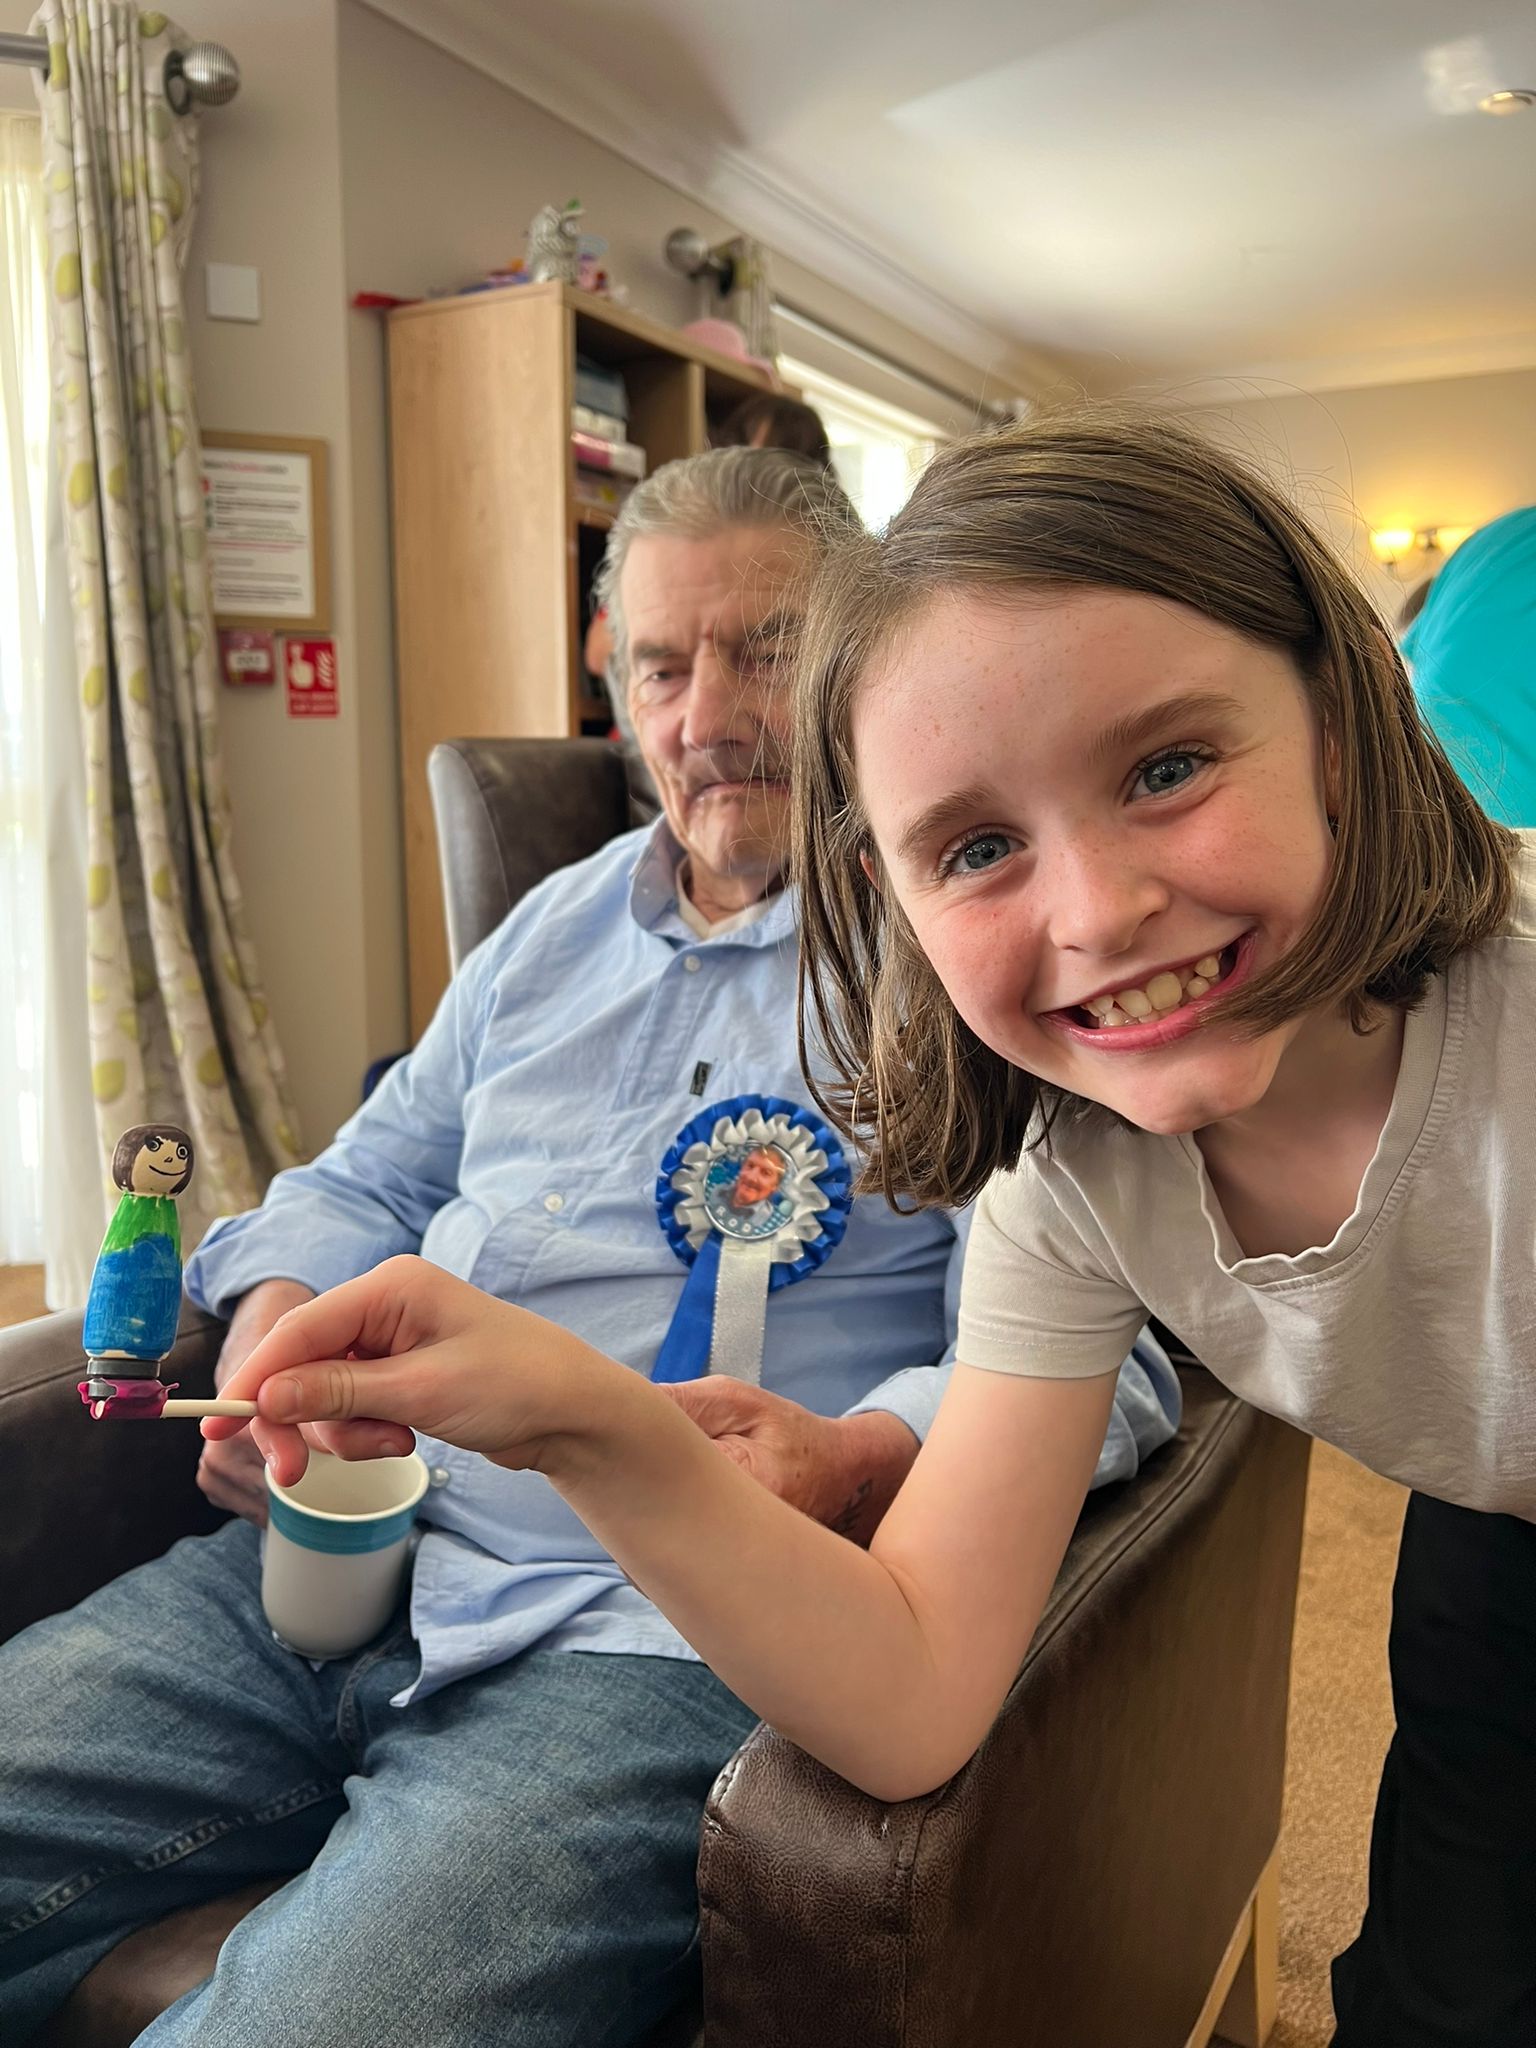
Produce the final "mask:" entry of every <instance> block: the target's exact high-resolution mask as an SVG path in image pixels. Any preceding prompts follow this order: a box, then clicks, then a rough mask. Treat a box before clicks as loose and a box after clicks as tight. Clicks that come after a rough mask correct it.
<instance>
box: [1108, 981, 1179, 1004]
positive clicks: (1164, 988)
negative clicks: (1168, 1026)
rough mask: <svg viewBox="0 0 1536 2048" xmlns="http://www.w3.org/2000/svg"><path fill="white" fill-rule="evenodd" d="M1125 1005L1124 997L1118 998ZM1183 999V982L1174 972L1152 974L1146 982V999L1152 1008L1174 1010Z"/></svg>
mask: <svg viewBox="0 0 1536 2048" xmlns="http://www.w3.org/2000/svg"><path fill="white" fill-rule="evenodd" d="M1119 1000H1120V1002H1121V1004H1122V1005H1123V1006H1124V1005H1125V997H1124V996H1122V997H1121V998H1120V999H1119ZM1183 1000H1184V984H1183V982H1182V981H1180V979H1179V977H1178V976H1177V975H1176V974H1154V975H1153V977H1152V979H1151V980H1150V981H1149V982H1148V983H1147V1001H1148V1003H1149V1004H1150V1006H1151V1007H1152V1008H1153V1009H1154V1010H1176V1009H1177V1008H1178V1006H1179V1004H1180V1003H1182V1002H1183Z"/></svg>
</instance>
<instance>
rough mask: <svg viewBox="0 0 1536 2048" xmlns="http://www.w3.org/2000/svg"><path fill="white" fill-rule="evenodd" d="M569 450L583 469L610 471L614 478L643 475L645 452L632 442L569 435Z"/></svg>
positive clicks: (587, 435)
mask: <svg viewBox="0 0 1536 2048" xmlns="http://www.w3.org/2000/svg"><path fill="white" fill-rule="evenodd" d="M571 449H572V452H573V453H574V454H575V457H576V460H577V461H578V462H579V463H580V464H581V466H582V468H583V469H606V470H612V471H613V473H614V474H615V475H616V476H628V477H633V478H634V480H635V482H636V483H638V482H639V481H640V479H641V477H643V476H644V475H645V450H644V449H643V448H640V447H637V446H636V444H635V443H634V442H633V441H623V440H620V441H605V440H602V439H601V438H600V437H599V436H598V435H596V434H579V433H573V434H572V435H571Z"/></svg>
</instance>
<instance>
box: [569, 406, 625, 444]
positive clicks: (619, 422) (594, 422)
mask: <svg viewBox="0 0 1536 2048" xmlns="http://www.w3.org/2000/svg"><path fill="white" fill-rule="evenodd" d="M571 428H572V431H573V432H574V433H578V434H596V436H597V438H598V439H599V440H600V441H622V440H624V439H625V437H626V436H627V435H628V433H629V423H628V422H627V421H626V420H624V419H622V418H621V417H620V416H619V414H618V413H616V412H598V411H597V410H596V409H595V408H594V407H593V406H590V405H573V406H572V407H571Z"/></svg>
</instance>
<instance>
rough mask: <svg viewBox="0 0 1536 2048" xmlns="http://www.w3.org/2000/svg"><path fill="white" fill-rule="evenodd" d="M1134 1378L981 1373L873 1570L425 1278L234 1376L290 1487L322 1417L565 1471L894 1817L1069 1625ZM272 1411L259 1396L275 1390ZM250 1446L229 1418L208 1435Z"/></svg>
mask: <svg viewBox="0 0 1536 2048" xmlns="http://www.w3.org/2000/svg"><path fill="white" fill-rule="evenodd" d="M1114 1387H1115V1375H1114V1373H1113V1371H1110V1372H1106V1373H1105V1374H1104V1375H1103V1376H1102V1377H1100V1378H1095V1379H1088V1380H1045V1379H1039V1380H1036V1379H1025V1378H1021V1377H1013V1376H1011V1375H1006V1374H1000V1373H991V1372H980V1371H976V1370H974V1369H972V1368H969V1367H966V1366H964V1365H960V1366H958V1367H957V1368H956V1371H955V1375H954V1379H953V1381H952V1383H951V1386H950V1390H949V1392H948V1394H947V1395H946V1396H945V1399H944V1403H943V1406H942V1407H941V1409H940V1411H939V1415H938V1419H937V1421H936V1422H935V1424H934V1426H933V1429H932V1431H931V1433H930V1435H929V1438H928V1441H927V1443H926V1444H925V1445H924V1447H923V1449H922V1451H921V1452H920V1453H919V1455H918V1459H917V1462H916V1464H915V1465H914V1466H913V1469H912V1473H911V1476H910V1477H909V1478H908V1480H907V1482H906V1484H905V1485H904V1486H903V1488H902V1489H901V1492H900V1493H899V1494H898V1496H897V1498H896V1501H895V1503H894V1505H893V1506H892V1508H891V1510H890V1512H889V1513H888V1514H887V1516H886V1518H885V1521H884V1522H883V1523H882V1525H881V1527H880V1529H879V1532H878V1533H877V1535H876V1537H875V1540H874V1543H873V1544H872V1546H871V1548H870V1550H869V1551H867V1552H865V1551H861V1550H858V1549H856V1548H855V1547H854V1545H853V1544H851V1543H848V1542H846V1541H844V1539H843V1538H841V1537H839V1536H836V1535H834V1534H833V1533H832V1532H831V1531H830V1530H828V1529H825V1528H822V1527H821V1526H820V1525H818V1524H817V1523H815V1522H812V1521H810V1520H809V1519H808V1518H807V1517H806V1516H804V1515H801V1514H799V1513H797V1512H796V1511H795V1510H794V1509H792V1508H789V1507H787V1506H785V1504H784V1503H783V1502H782V1501H780V1500H777V1499H776V1498H774V1496H773V1495H771V1494H769V1493H768V1492H766V1491H765V1490H764V1489H763V1488H762V1487H760V1486H759V1485H758V1484H757V1483H756V1482H755V1481H754V1480H752V1479H751V1478H750V1477H748V1475H747V1474H746V1473H744V1472H742V1471H741V1470H739V1469H738V1468H737V1467H735V1466H734V1465H732V1464H731V1463H730V1462H729V1461H728V1460H726V1459H724V1458H722V1457H721V1456H720V1455H719V1453H718V1452H717V1451H716V1450H715V1448H714V1446H713V1444H712V1443H711V1442H710V1441H709V1439H708V1438H707V1437H705V1436H703V1435H702V1434H701V1433H700V1431H699V1430H698V1429H697V1428H696V1427H695V1426H694V1425H693V1423H692V1422H690V1421H689V1420H688V1418H687V1417H686V1416H684V1415H683V1414H681V1413H680V1412H679V1411H678V1409H677V1408H676V1407H675V1406H674V1404H673V1403H672V1402H670V1401H669V1400H667V1398H666V1397H665V1396H664V1395H663V1394H661V1393H660V1392H659V1391H658V1389H656V1388H655V1387H653V1386H651V1385H650V1384H649V1382H647V1381H645V1380H642V1379H640V1378H639V1377H638V1376H637V1375H636V1374H635V1373H633V1372H631V1371H629V1370H628V1369H627V1368H625V1367H623V1366H619V1365H616V1364H614V1363H613V1361H612V1360H610V1359H606V1358H603V1357H602V1356H601V1355H600V1354H599V1353H597V1352H595V1351H593V1350H592V1349H591V1348H590V1347H589V1346H587V1345H585V1344H583V1343H581V1342H580V1340H579V1339H577V1338H574V1337H572V1336H571V1335H570V1334H569V1333H568V1332H566V1331H564V1330H561V1329H559V1328H557V1327H556V1326H555V1325H553V1324H550V1323H546V1322H545V1321H543V1319H542V1318H540V1317H538V1316H533V1315H530V1314H528V1313H527V1312H526V1311H524V1310H521V1309H516V1308H513V1307H510V1306H509V1305H508V1304H506V1303H503V1302H497V1301H493V1300H491V1299H490V1298H489V1297H487V1296H485V1295H483V1294H480V1293H479V1292H478V1291H477V1290H476V1289H474V1288H472V1287H469V1286H468V1285H467V1284H466V1283H464V1282H462V1281H458V1280H453V1279H451V1278H450V1277H449V1276H448V1275H446V1274H444V1273H442V1272H440V1271H439V1270H438V1269H437V1268H435V1267H432V1266H429V1265H427V1264H425V1263H424V1262H423V1261H421V1260H417V1259H395V1260H390V1261H389V1262H388V1263H387V1264H386V1265H383V1266H380V1267H378V1268H376V1269H375V1271H374V1272H373V1273H371V1274H368V1275H366V1276H365V1277H364V1278H363V1279H361V1280H356V1281H352V1282H350V1283H349V1284H348V1285H347V1286H345V1287H341V1288H337V1289H335V1290H334V1291H333V1292H332V1293H330V1294H327V1295H323V1296H321V1297H320V1299H319V1300H317V1301H314V1302H310V1303H308V1304H306V1305H305V1306H304V1307H303V1308H300V1309H297V1310H295V1311H294V1312H293V1313H292V1314H291V1315H289V1316H286V1317H284V1319H283V1321H282V1322H281V1323H279V1325H278V1326H277V1328H276V1330H275V1331H274V1332H273V1333H272V1335H271V1336H269V1337H268V1338H266V1339H265V1341H264V1342H263V1343H262V1344H261V1345H259V1346H258V1347H257V1349H256V1351H254V1352H253V1353H252V1355H251V1357H250V1358H249V1359H248V1360H247V1361H246V1363H245V1364H244V1365H243V1366H242V1367H241V1369H240V1371H239V1372H238V1373H237V1374H236V1375H235V1376H234V1378H233V1379H232V1380H231V1381H230V1384H229V1386H228V1387H227V1388H226V1390H225V1391H226V1392H227V1393H229V1394H232V1395H236V1396H245V1397H247V1398H249V1397H252V1396H254V1397H255V1398H256V1399H257V1400H258V1402H259V1407H260V1411H261V1414H260V1419H259V1420H258V1421H257V1422H256V1423H254V1424H253V1425H252V1429H253V1432H254V1433H255V1434H256V1436H257V1438H258V1441H260V1442H261V1443H262V1445H263V1448H264V1449H265V1450H266V1453H267V1457H268V1462H269V1464H271V1465H272V1467H273V1471H274V1477H276V1478H277V1479H278V1480H279V1481H280V1482H283V1483H286V1482H289V1481H291V1480H292V1479H294V1478H296V1477H297V1476H298V1474H299V1473H300V1472H301V1471H302V1470H303V1461H304V1458H305V1456H306V1455H307V1453H306V1451H305V1449H304V1446H303V1444H302V1441H301V1439H300V1438H299V1435H298V1431H297V1428H296V1427H295V1425H296V1424H297V1423H299V1422H301V1421H318V1420H334V1419H336V1418H348V1417H350V1418H363V1419H357V1420H353V1421H351V1422H349V1423H348V1424H347V1427H346V1428H345V1430H343V1431H341V1432H338V1433H336V1434H335V1435H334V1436H333V1441H336V1442H338V1443H340V1444H342V1445H343V1446H344V1447H345V1449H346V1450H347V1451H348V1452H349V1453H350V1454H352V1455H358V1456H376V1455H379V1454H381V1453H385V1452H390V1451H399V1450H402V1449H404V1448H407V1447H408V1442H409V1439H408V1437H407V1435H406V1433H405V1432H404V1431H403V1430H402V1429H401V1428H400V1427H399V1426H398V1425H399V1424H401V1423H406V1422H409V1423H413V1424H415V1425H416V1426H418V1427H420V1428H422V1429H424V1430H429V1431H430V1432H431V1433H432V1434H433V1435H435V1436H439V1437H442V1438H444V1439H446V1440H447V1441H449V1442H453V1443H458V1444H461V1445H463V1446H464V1447H465V1448H467V1449H470V1450H478V1451H482V1452H484V1453H485V1455H487V1456H488V1457H491V1458H493V1459H495V1460H496V1461H497V1462H499V1463H502V1464H506V1465H509V1466H513V1467H527V1466H531V1467H534V1468H536V1469H538V1470H540V1471H542V1472H544V1473H545V1474H546V1475H547V1477H548V1478H549V1479H550V1480H551V1482H552V1483H553V1484H554V1485H555V1486H556V1487H557V1488H558V1489H559V1491H560V1492H561V1493H562V1494H563V1495H564V1497H565V1498H566V1499H567V1500H568V1501H569V1502H570V1503H571V1505H572V1507H573V1508H575V1510H576V1512H577V1513H578V1514H579V1515H580V1516H581V1517H582V1519H583V1520H584V1521H585V1522H586V1523H587V1525H588V1526H589V1527H590V1528H591V1529H592V1531H593V1533H594V1534H595V1535H596V1536H597V1537H598V1538H599V1540H600V1541H601V1542H603V1543H604V1544H605V1545H606V1546H607V1547H608V1549H609V1550H610V1551H611V1552H612V1554H613V1555H614V1557H615V1558H616V1559H617V1560H618V1562H619V1563H620V1564H621V1565H622V1566H623V1567H624V1569H625V1571H626V1572H628V1573H629V1575H630V1577H631V1578H632V1579H633V1580H634V1581H635V1583H636V1584H637V1585H638V1586H640V1587H641V1588H642V1590H643V1591H644V1592H645V1593H646V1594H648V1595H649V1597H650V1598H651V1599H652V1600H653V1601H655V1603H656V1605H657V1606H658V1607H659V1608H660V1609H661V1610H662V1612H663V1613H664V1614H666V1615H667V1616H668V1618H669V1619H670V1620H671V1621H672V1622H673V1623H674V1624H675V1625H676V1626H677V1627H678V1628H679V1629H680V1630H681V1632H682V1633H683V1635H684V1636H685V1637H686V1638H687V1639H688V1641H689V1642H690V1643H692V1644H693V1646H694V1648H695V1649H696V1650H698V1652H699V1653H700V1655H701V1656H702V1657H703V1658H704V1659H705V1661H706V1662H707V1663H708V1664H709V1665H710V1667H711V1668H712V1669H713V1670H714V1671H716V1672H717V1673H718V1674H719V1676H720V1677H721V1678H722V1679H723V1680H724V1681H725V1683H726V1684H727V1685H729V1686H730V1687H732V1689H733V1690H734V1691H736V1692H737V1693H739V1694H740V1695H741V1697H742V1698H743V1699H745V1700H746V1701H747V1703H748V1705H750V1706H751V1707H753V1708H754V1709H755V1710H756V1711H757V1712H758V1713H760V1714H761V1715H763V1717H764V1718H765V1719H767V1720H769V1721H771V1722H772V1723H773V1725H774V1726H775V1727H776V1728H778V1729H779V1730H781V1731H782V1733H784V1734H785V1735H787V1736H789V1737H790V1738H791V1739H792V1740H793V1741H795V1742H797V1743H799V1744H800V1746H801V1747H802V1748H804V1749H806V1750H808V1751H809V1752H810V1753H811V1754H812V1755H813V1756H816V1757H819V1758H820V1759H821V1761H822V1762H824V1763H826V1764H828V1765H830V1766H831V1767H832V1769H834V1770H836V1771H838V1772H840V1773H841V1774H842V1775H843V1776H844V1777H846V1778H848V1779H849V1780H850V1781H851V1782H852V1783H854V1784H856V1785H858V1786H860V1787H862V1788H863V1789H864V1790H865V1791H867V1792H870V1793H872V1794H874V1795H875V1797H877V1798H881V1799H886V1800H896V1799H907V1798H913V1797H915V1796H916V1795H917V1794H919V1793H922V1792H926V1791H929V1790H931V1789H932V1788H933V1787H934V1786H936V1785H939V1784H942V1783H943V1782H944V1780H945V1779H946V1778H948V1777H949V1776H951V1775H952V1774H953V1772H954V1771H956V1770H957V1769H958V1768H959V1767H960V1765H961V1764H962V1763H964V1762H965V1760H966V1759H967V1758H968V1757H969V1756H970V1755H971V1753H972V1752H973V1750H974V1749H975V1748H976V1746H977V1744H978V1743H979V1742H980V1741H981V1739H982V1737H983V1735H984V1734H985V1733H986V1731H987V1728H988V1727H989V1726H990V1724H991V1722H992V1719H993V1717H994V1716H995V1714H996V1713H997V1710H998V1707H999V1706H1000V1705H1001V1703H1002V1700H1003V1697H1004V1695H1005V1694H1006V1692H1007V1690H1008V1687H1009V1685H1010V1684H1011V1682H1012V1680H1013V1677H1014V1674H1015V1673H1016V1672H1017V1670H1018V1668H1019V1665H1020V1663H1021V1661H1022V1659H1023V1656H1024V1652H1025V1650H1026V1648H1027V1647H1028V1644H1029V1639H1030V1637H1031V1635H1032V1634H1033V1632H1034V1628H1035V1624H1036V1622H1037V1621H1038V1620H1039V1617H1040V1613H1041V1610H1042V1608H1043V1607H1044V1604H1045V1600H1046V1596H1047V1594H1048V1593H1049V1591H1050V1587H1051V1584H1052V1581H1053V1580H1054V1578H1055V1574H1056V1570H1057V1567H1058V1566H1059V1564H1060V1562H1061V1557H1062V1553H1063V1551H1064V1550H1065V1548H1066V1545H1067V1541H1068V1539H1069V1537H1070V1535H1071V1533H1072V1527H1073V1523H1074V1522H1075V1520H1076V1517H1077V1512H1078V1509H1079V1507H1080V1506H1081V1504H1082V1501H1083V1497H1084V1495H1085V1494H1086V1492H1087V1489H1088V1484H1089V1481H1090V1479H1091V1478H1092V1475H1093V1470H1094V1464H1095V1461H1096V1459H1097V1456H1098V1452H1099V1447H1100V1445H1101V1444H1102V1442H1103V1439H1104V1431H1105V1427H1106V1424H1107V1421H1108V1417H1109V1410H1110V1406H1111V1403H1112V1401H1113V1398H1114ZM258 1390H259V1391H258ZM237 1426H238V1425H235V1424H233V1423H231V1422H227V1421H223V1420H220V1419H210V1420H209V1421H208V1422H206V1423H205V1424H204V1425H203V1427H204V1432H205V1434H208V1435H228V1434H231V1433H232V1432H233V1430H234V1429H235V1428H236V1427H237Z"/></svg>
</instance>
